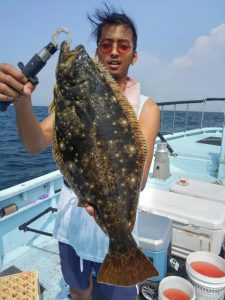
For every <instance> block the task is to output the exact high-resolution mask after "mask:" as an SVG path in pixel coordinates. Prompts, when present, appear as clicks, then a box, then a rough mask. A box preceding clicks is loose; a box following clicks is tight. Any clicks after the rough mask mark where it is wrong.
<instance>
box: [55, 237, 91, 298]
mask: <svg viewBox="0 0 225 300" xmlns="http://www.w3.org/2000/svg"><path fill="white" fill-rule="evenodd" d="M59 255H60V260H61V270H62V274H63V277H64V280H65V282H66V283H67V284H68V285H69V287H70V296H71V299H72V300H91V299H92V289H93V282H92V276H91V270H92V262H90V261H87V260H83V270H82V271H81V264H80V257H79V256H78V255H77V254H76V251H75V250H74V249H73V247H71V246H70V245H67V244H64V243H61V242H59Z"/></svg>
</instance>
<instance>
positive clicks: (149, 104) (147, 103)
mask: <svg viewBox="0 0 225 300" xmlns="http://www.w3.org/2000/svg"><path fill="white" fill-rule="evenodd" d="M141 98H142V103H143V106H142V108H143V109H151V110H157V111H158V110H159V106H158V105H157V104H156V103H155V101H154V100H153V99H152V98H150V97H147V96H143V95H141Z"/></svg>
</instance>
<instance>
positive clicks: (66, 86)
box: [52, 42, 158, 286]
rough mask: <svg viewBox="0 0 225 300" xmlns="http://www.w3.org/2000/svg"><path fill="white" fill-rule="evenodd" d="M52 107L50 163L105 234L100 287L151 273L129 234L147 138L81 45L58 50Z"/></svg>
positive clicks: (113, 84) (126, 282) (117, 91)
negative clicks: (90, 209) (106, 244)
mask: <svg viewBox="0 0 225 300" xmlns="http://www.w3.org/2000/svg"><path fill="white" fill-rule="evenodd" d="M52 110H54V111H55V123H54V128H53V155H54V158H55V161H56V163H57V165H58V167H59V169H60V171H61V172H62V174H63V175H64V177H65V179H66V180H67V182H68V183H69V185H70V186H71V188H72V189H73V190H74V192H75V194H76V195H77V197H78V200H79V206H81V207H86V206H87V205H92V206H93V207H94V208H95V216H94V218H95V220H96V222H97V224H98V225H99V226H100V227H101V229H102V230H103V231H104V232H105V234H106V235H108V237H109V250H108V253H107V255H106V257H105V259H104V261H103V263H102V266H101V268H100V271H99V273H98V276H97V280H98V282H102V283H105V284H111V285H118V286H132V285H135V284H138V283H141V282H143V281H145V280H146V279H148V278H150V277H153V276H157V275H158V272H157V270H156V269H155V267H154V266H153V264H152V262H151V261H150V260H149V259H148V258H147V257H146V256H145V255H144V254H143V252H142V251H141V250H140V249H139V248H138V247H137V244H136V242H135V240H134V239H133V236H132V233H131V232H132V230H133V227H134V223H135V219H136V213H137V205H138V199H139V193H140V186H141V179H142V173H143V167H144V163H145V159H146V155H147V146H146V141H145V138H144V136H143V133H142V131H141V129H140V126H139V123H138V121H137V118H136V115H135V112H134V110H133V108H132V106H131V105H130V104H129V102H128V100H127V99H126V97H125V96H124V94H123V93H122V92H121V90H120V88H119V86H118V85H117V83H116V81H115V80H114V79H113V78H112V76H111V75H110V73H109V72H108V70H106V69H105V67H104V66H103V65H102V64H101V63H99V62H97V61H94V60H93V59H91V58H90V57H89V55H88V54H87V52H86V50H85V48H84V47H83V46H82V45H79V46H77V47H76V48H75V49H74V50H70V48H69V46H68V45H67V44H66V42H64V43H62V45H61V49H60V54H59V59H58V63H57V67H56V84H55V87H54V101H53V104H52Z"/></svg>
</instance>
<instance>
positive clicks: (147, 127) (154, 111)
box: [139, 99, 160, 190]
mask: <svg viewBox="0 0 225 300" xmlns="http://www.w3.org/2000/svg"><path fill="white" fill-rule="evenodd" d="M139 123H140V125H141V129H142V131H143V134H144V136H145V138H146V141H147V145H148V155H147V158H146V161H145V166H144V171H143V177H142V185H141V190H143V189H144V188H145V185H146V182H147V179H148V173H149V169H150V166H151V162H152V158H153V154H154V143H155V139H156V137H157V134H158V131H159V125H160V110H159V107H158V105H157V104H155V103H154V102H153V101H152V100H151V99H148V100H147V101H146V102H145V103H144V105H143V108H142V110H141V114H140V117H139Z"/></svg>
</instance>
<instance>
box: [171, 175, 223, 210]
mask: <svg viewBox="0 0 225 300" xmlns="http://www.w3.org/2000/svg"><path fill="white" fill-rule="evenodd" d="M187 183H188V184H187V185H180V184H179V182H177V183H175V184H173V185H172V186H171V188H170V191H172V192H175V193H179V194H183V195H189V196H192V197H196V198H201V199H208V200H213V201H216V202H222V203H224V204H225V186H224V185H219V184H215V183H210V182H202V181H197V180H193V179H187Z"/></svg>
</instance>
